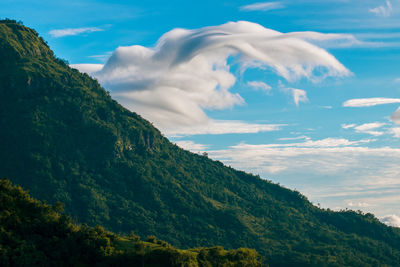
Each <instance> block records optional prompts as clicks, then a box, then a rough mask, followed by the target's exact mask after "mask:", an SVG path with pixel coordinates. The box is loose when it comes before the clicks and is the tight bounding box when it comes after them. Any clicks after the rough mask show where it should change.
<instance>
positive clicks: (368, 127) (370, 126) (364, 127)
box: [354, 122, 386, 136]
mask: <svg viewBox="0 0 400 267" xmlns="http://www.w3.org/2000/svg"><path fill="white" fill-rule="evenodd" d="M385 125H386V123H382V122H371V123H364V124H361V125H359V126H356V127H354V129H355V130H356V132H359V133H367V134H371V135H374V136H380V135H383V134H384V133H385V132H382V131H374V130H375V129H378V128H381V127H382V126H385Z"/></svg>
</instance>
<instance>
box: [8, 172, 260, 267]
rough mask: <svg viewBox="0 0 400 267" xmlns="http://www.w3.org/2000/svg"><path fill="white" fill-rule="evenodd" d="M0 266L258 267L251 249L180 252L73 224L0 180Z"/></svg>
mask: <svg viewBox="0 0 400 267" xmlns="http://www.w3.org/2000/svg"><path fill="white" fill-rule="evenodd" d="M0 264H1V266H41V267H45V266H111V265H112V266H159V267H168V266H187V267H199V266H204V267H208V266H221V267H222V266H227V267H233V266H236V267H240V266H242V267H245V266H248V267H257V266H261V262H260V259H259V255H258V254H257V252H256V251H255V250H251V249H244V248H241V249H237V250H231V251H226V250H224V249H223V248H222V247H212V248H197V249H190V250H180V249H176V248H174V247H172V246H171V245H170V244H168V243H167V242H165V241H161V240H157V239H156V238H155V237H154V236H149V237H148V240H147V242H144V241H141V240H140V238H139V237H138V236H135V235H134V234H130V235H129V236H118V235H115V234H113V233H110V232H107V231H105V230H104V229H103V228H102V227H100V226H96V227H94V228H92V227H89V226H87V225H85V224H84V225H76V224H73V223H72V219H71V218H70V217H69V216H67V215H65V214H63V213H62V208H61V207H60V205H58V206H49V205H47V204H45V203H42V202H39V201H37V200H35V199H33V198H31V197H30V196H29V195H28V193H26V192H25V191H23V190H22V189H21V187H19V186H13V185H12V184H11V182H10V181H8V180H6V179H2V180H0Z"/></svg>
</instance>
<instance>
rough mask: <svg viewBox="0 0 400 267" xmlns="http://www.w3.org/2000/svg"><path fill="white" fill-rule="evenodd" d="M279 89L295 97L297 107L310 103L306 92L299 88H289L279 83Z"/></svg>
mask: <svg viewBox="0 0 400 267" xmlns="http://www.w3.org/2000/svg"><path fill="white" fill-rule="evenodd" d="M279 87H280V89H281V91H282V92H284V93H286V94H290V95H291V96H292V97H293V102H294V103H295V104H296V106H299V103H300V102H304V103H305V102H308V98H307V92H306V91H304V90H302V89H297V88H288V87H285V86H283V84H282V83H279Z"/></svg>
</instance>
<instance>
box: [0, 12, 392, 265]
mask: <svg viewBox="0 0 400 267" xmlns="http://www.w3.org/2000/svg"><path fill="white" fill-rule="evenodd" d="M0 162H1V163H0V177H7V178H9V179H11V180H12V181H13V182H15V183H17V184H20V185H21V186H22V187H23V188H25V189H28V190H29V192H30V193H31V194H32V196H34V197H35V198H38V199H40V200H46V201H48V202H49V203H55V202H56V201H61V202H63V203H65V209H66V211H67V212H68V213H70V214H71V215H72V216H74V217H76V218H77V220H78V221H79V222H85V223H88V224H89V225H95V224H100V225H102V226H104V227H106V228H107V229H109V230H112V231H115V232H124V233H128V232H130V231H131V230H133V231H134V232H135V233H137V234H139V235H140V236H142V237H144V236H147V235H156V236H157V237H158V238H160V239H163V240H166V241H167V242H169V243H171V244H172V245H174V246H177V247H180V248H187V247H195V246H214V245H222V246H224V247H227V248H238V247H250V248H255V249H257V250H258V251H259V252H260V253H261V254H262V255H263V256H265V257H266V258H267V262H268V263H269V264H270V265H272V266H290V265H294V266H296V265H297V266H299V265H313V264H315V265H316V266H324V265H329V266H343V265H347V266H379V265H384V264H386V265H388V266H399V262H400V232H399V229H396V228H392V227H388V226H386V225H383V224H382V223H380V222H379V221H378V220H377V219H376V218H375V217H374V216H373V215H371V214H367V215H362V214H359V213H356V212H353V211H343V212H332V211H326V210H321V209H319V208H317V207H315V206H313V205H312V204H311V203H310V202H309V201H308V200H307V199H306V198H305V197H304V196H302V195H301V194H300V193H298V192H295V191H292V190H288V189H285V188H282V187H280V186H279V185H276V184H273V183H271V182H268V181H266V180H263V179H261V178H259V177H257V176H253V175H249V174H246V173H244V172H241V171H237V170H234V169H232V168H229V167H226V166H224V165H223V164H222V163H220V162H218V161H213V160H210V159H208V158H207V157H205V156H201V155H197V154H193V153H190V152H188V151H185V150H183V149H181V148H179V147H177V146H176V145H174V144H172V143H171V142H169V141H168V140H167V139H166V138H165V137H163V136H162V135H161V134H160V132H159V131H158V130H157V129H156V128H154V127H153V126H152V125H151V124H150V123H149V122H147V121H146V120H144V119H142V118H141V117H140V116H139V115H137V114H135V113H132V112H130V111H128V110H126V109H125V108H123V107H122V106H120V105H119V104H118V103H117V102H115V101H114V100H112V99H111V97H110V96H109V95H108V94H107V92H106V91H105V90H104V89H103V88H101V87H100V85H99V84H98V83H97V82H96V81H95V80H94V79H92V78H90V77H89V76H88V75H86V74H82V73H79V72H78V71H77V70H74V69H71V68H70V67H69V66H68V65H67V64H65V62H63V61H62V60H59V59H57V58H55V57H54V55H53V52H52V51H51V50H50V49H49V47H48V46H47V45H46V43H45V42H44V41H43V40H42V39H41V38H39V37H38V35H37V33H36V32H35V31H34V30H32V29H29V28H27V27H24V26H22V25H20V24H18V23H15V22H14V21H9V20H5V21H1V22H0Z"/></svg>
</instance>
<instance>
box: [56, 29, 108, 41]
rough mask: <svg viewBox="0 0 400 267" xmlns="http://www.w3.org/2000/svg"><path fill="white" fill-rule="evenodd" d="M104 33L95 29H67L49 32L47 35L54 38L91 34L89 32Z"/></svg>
mask: <svg viewBox="0 0 400 267" xmlns="http://www.w3.org/2000/svg"><path fill="white" fill-rule="evenodd" d="M100 31H104V30H103V29H100V28H97V27H88V28H68V29H59V30H51V31H49V34H50V35H51V36H53V37H55V38H59V37H64V36H71V35H78V34H83V33H91V32H100Z"/></svg>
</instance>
